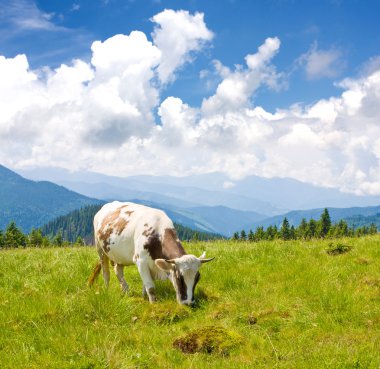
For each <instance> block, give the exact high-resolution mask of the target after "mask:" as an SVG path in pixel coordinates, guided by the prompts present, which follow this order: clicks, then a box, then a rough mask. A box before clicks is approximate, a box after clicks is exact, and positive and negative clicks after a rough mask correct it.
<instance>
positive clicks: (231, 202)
mask: <svg viewBox="0 0 380 369" xmlns="http://www.w3.org/2000/svg"><path fill="white" fill-rule="evenodd" d="M19 172H20V173H21V174H22V175H24V176H25V177H27V178H30V179H34V180H41V179H45V180H50V181H52V182H54V183H59V184H61V185H63V186H65V187H67V188H69V189H71V190H73V191H76V192H79V193H81V194H83V195H86V196H90V197H95V198H99V199H120V200H125V199H131V198H138V199H141V200H148V201H153V202H156V203H161V204H168V205H173V206H178V207H182V208H189V207H197V206H225V207H228V208H231V209H236V210H243V211H254V212H256V213H259V214H261V215H264V216H266V217H271V216H275V215H279V214H284V213H286V212H288V211H291V210H307V209H315V208H324V207H334V208H348V207H365V206H376V205H380V196H357V195H354V194H350V193H344V192H341V191H339V190H338V189H334V188H323V187H317V186H314V185H311V184H308V183H303V182H300V181H296V180H294V179H289V178H261V177H257V176H248V177H246V178H244V179H241V180H231V179H230V178H228V177H227V176H226V175H224V174H222V173H209V174H200V175H192V176H186V177H172V176H149V175H140V176H130V177H126V178H122V177H113V176H106V175H103V174H99V173H94V172H88V171H80V172H69V171H67V170H65V169H59V168H41V169H33V170H22V171H19Z"/></svg>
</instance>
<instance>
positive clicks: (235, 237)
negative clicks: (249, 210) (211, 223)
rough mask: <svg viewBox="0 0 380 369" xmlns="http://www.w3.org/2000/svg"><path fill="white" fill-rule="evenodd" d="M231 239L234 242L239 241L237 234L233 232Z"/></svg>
mask: <svg viewBox="0 0 380 369" xmlns="http://www.w3.org/2000/svg"><path fill="white" fill-rule="evenodd" d="M232 239H233V240H234V241H239V239H240V238H239V232H235V233H234V235H233V236H232Z"/></svg>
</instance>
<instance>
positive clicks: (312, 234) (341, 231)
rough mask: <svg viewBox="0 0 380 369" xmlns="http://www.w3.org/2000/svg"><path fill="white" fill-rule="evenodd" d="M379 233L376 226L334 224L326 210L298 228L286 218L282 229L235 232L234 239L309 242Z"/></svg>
mask: <svg viewBox="0 0 380 369" xmlns="http://www.w3.org/2000/svg"><path fill="white" fill-rule="evenodd" d="M377 232H378V229H377V226H376V224H374V223H372V224H371V225H370V226H366V225H363V226H361V227H354V226H352V227H349V226H348V224H347V222H346V221H345V220H343V219H342V220H340V221H339V222H337V223H334V224H333V223H332V221H331V217H330V214H329V212H328V210H327V209H324V211H323V213H322V214H321V217H320V219H319V220H314V219H310V220H309V221H307V220H306V219H305V218H303V219H302V220H301V223H300V224H299V226H298V227H294V225H290V223H289V221H288V219H287V218H286V217H285V218H284V220H283V221H282V224H281V226H280V228H278V227H277V226H276V225H274V226H272V225H271V226H269V227H267V228H266V229H264V227H262V226H260V227H257V228H256V230H255V231H253V230H252V229H250V230H249V231H248V233H247V232H246V231H245V230H242V231H240V232H235V233H234V235H233V236H232V239H233V240H235V241H239V240H240V241H247V240H248V241H251V242H258V241H262V240H274V239H282V240H297V239H301V240H309V239H313V238H340V237H360V236H364V235H368V234H376V233H377Z"/></svg>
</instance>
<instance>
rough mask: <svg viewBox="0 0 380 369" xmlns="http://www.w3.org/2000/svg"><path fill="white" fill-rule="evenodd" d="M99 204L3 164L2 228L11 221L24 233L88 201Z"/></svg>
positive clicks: (0, 190) (0, 193) (0, 170)
mask: <svg viewBox="0 0 380 369" xmlns="http://www.w3.org/2000/svg"><path fill="white" fill-rule="evenodd" d="M96 203H100V201H99V200H96V199H92V198H89V197H86V196H83V195H80V194H78V193H75V192H73V191H70V190H68V189H66V188H64V187H62V186H58V185H56V184H54V183H51V182H47V181H40V182H35V181H31V180H28V179H25V178H23V177H21V176H20V175H18V174H16V173H15V172H12V171H11V170H9V169H7V168H6V167H4V166H2V165H0V229H4V228H5V227H6V226H7V225H8V223H9V222H10V221H12V220H14V221H16V223H17V226H19V227H20V228H21V229H22V230H23V231H24V232H29V231H30V229H31V228H32V227H39V226H42V225H43V224H45V223H46V222H48V221H49V220H51V219H53V218H55V217H57V216H59V215H63V214H66V213H68V212H69V211H71V210H74V209H77V208H80V207H82V206H85V205H88V204H96Z"/></svg>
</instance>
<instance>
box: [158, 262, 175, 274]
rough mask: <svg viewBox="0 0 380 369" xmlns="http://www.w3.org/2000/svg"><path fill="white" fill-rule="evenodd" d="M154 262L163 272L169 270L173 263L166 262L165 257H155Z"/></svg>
mask: <svg viewBox="0 0 380 369" xmlns="http://www.w3.org/2000/svg"><path fill="white" fill-rule="evenodd" d="M154 262H155V264H156V265H157V266H158V267H159V268H160V269H161V270H163V271H165V272H169V271H170V270H172V269H173V268H174V265H173V264H171V263H168V262H167V261H166V260H165V259H156V260H155V261H154Z"/></svg>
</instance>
